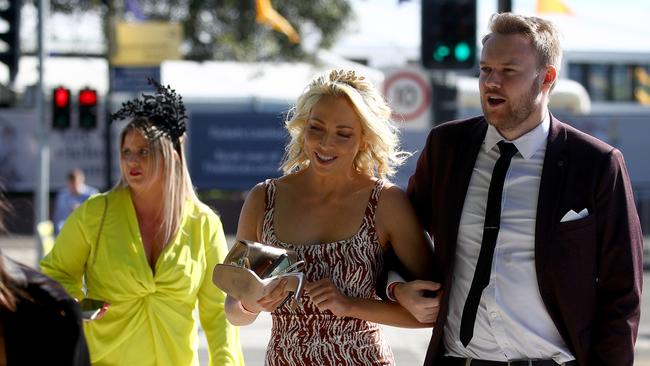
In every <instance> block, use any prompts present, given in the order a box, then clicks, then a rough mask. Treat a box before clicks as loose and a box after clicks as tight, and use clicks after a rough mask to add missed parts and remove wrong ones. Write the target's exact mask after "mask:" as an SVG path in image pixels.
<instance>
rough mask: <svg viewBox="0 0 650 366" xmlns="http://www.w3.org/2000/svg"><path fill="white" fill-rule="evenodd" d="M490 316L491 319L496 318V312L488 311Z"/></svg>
mask: <svg viewBox="0 0 650 366" xmlns="http://www.w3.org/2000/svg"><path fill="white" fill-rule="evenodd" d="M490 317H491V318H492V319H496V318H497V312H496V311H493V312H491V313H490Z"/></svg>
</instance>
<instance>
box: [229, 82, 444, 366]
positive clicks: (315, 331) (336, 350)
mask: <svg viewBox="0 0 650 366" xmlns="http://www.w3.org/2000/svg"><path fill="white" fill-rule="evenodd" d="M390 116H391V111H390V108H389V107H388V106H387V105H386V102H385V101H384V99H383V98H382V96H381V95H380V94H379V93H378V91H377V90H376V89H375V87H374V86H373V85H372V84H371V83H370V82H368V81H367V80H365V79H364V78H363V77H362V76H358V75H356V74H355V73H354V72H353V71H332V72H330V73H329V74H326V75H323V76H321V77H318V78H316V79H314V80H313V81H312V82H311V83H310V85H309V86H308V88H307V89H306V91H305V92H304V93H303V94H302V95H301V96H300V97H299V99H298V101H297V103H296V106H295V108H294V109H293V110H292V111H291V113H290V117H289V119H288V120H287V122H286V127H287V129H288V131H289V133H290V135H291V141H290V143H289V144H288V146H287V147H286V155H285V160H284V163H283V165H282V168H283V171H284V173H285V175H284V176H283V177H281V178H278V179H270V180H267V181H266V182H263V183H259V184H258V185H257V186H255V188H253V190H252V191H251V192H250V194H249V196H248V197H247V199H246V202H245V203H244V207H243V208H242V212H241V215H240V220H239V227H238V230H237V239H248V240H254V241H258V242H262V243H265V244H271V245H274V246H278V247H283V248H288V249H292V250H295V251H296V252H297V254H298V260H304V261H305V266H304V271H303V272H304V274H305V277H306V280H307V281H309V282H308V283H307V284H306V285H305V294H303V296H302V301H301V304H300V305H299V306H298V307H297V308H295V309H294V308H292V307H291V306H290V304H289V302H284V300H285V298H286V297H287V295H288V292H287V291H286V285H287V282H286V280H281V281H280V282H278V285H277V286H276V288H275V289H274V290H273V291H272V292H271V293H270V294H269V295H267V296H265V297H263V298H261V299H260V300H258V301H257V303H244V304H242V303H240V302H239V301H237V300H235V299H234V298H231V297H228V300H227V305H226V313H227V314H228V317H229V319H230V320H231V321H232V322H233V323H234V324H239V325H244V324H250V323H252V322H253V321H255V319H256V318H257V315H258V314H259V312H260V311H268V312H272V320H273V328H272V330H271V339H270V341H269V344H268V347H267V350H266V364H267V365H317V364H322V365H334V364H336V365H393V364H394V361H393V354H392V351H391V349H390V347H389V345H388V343H387V342H386V340H385V339H384V336H383V334H382V331H381V329H380V328H379V325H378V324H377V323H381V324H388V325H393V326H402V327H425V326H430V325H431V323H427V324H423V323H419V322H418V321H417V320H415V318H413V317H412V316H411V315H410V314H408V313H407V312H406V311H405V309H404V308H402V307H401V306H399V305H398V304H397V303H395V302H390V301H382V300H381V299H380V298H379V297H378V296H377V292H376V285H377V279H378V277H379V276H380V273H381V271H382V268H383V264H384V255H385V253H386V252H387V251H389V250H394V251H395V253H396V254H397V256H398V257H399V258H400V259H401V261H402V262H403V263H404V264H405V266H406V267H407V269H408V270H409V271H411V272H412V273H413V274H417V275H421V276H426V274H427V273H429V272H430V271H427V269H428V268H429V264H428V263H430V260H431V259H432V248H431V246H430V243H429V241H428V240H427V237H426V235H425V233H424V230H423V229H422V227H420V226H419V224H418V221H417V219H416V217H415V213H414V211H413V209H412V207H411V205H410V203H409V202H408V200H407V198H406V195H405V194H404V192H403V191H402V190H401V189H400V188H399V187H397V186H395V185H393V184H391V183H390V182H389V181H387V180H386V177H388V176H390V175H391V174H392V173H393V172H394V171H395V167H396V166H398V165H399V164H401V163H402V162H403V161H404V159H405V157H407V156H408V154H407V153H404V152H402V151H400V150H399V144H398V137H397V134H396V129H395V127H394V126H393V124H392V122H391V120H390Z"/></svg>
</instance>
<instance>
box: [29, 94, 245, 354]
mask: <svg viewBox="0 0 650 366" xmlns="http://www.w3.org/2000/svg"><path fill="white" fill-rule="evenodd" d="M152 83H153V84H154V85H155V86H156V88H157V92H156V94H155V95H151V96H149V95H146V96H144V99H136V100H133V101H130V102H127V103H125V104H124V105H123V107H122V109H121V110H120V111H118V112H117V113H116V114H115V115H114V116H113V117H114V118H116V119H127V118H128V119H130V122H129V123H128V125H127V126H126V128H125V129H124V131H123V132H122V134H121V137H120V146H121V150H120V171H121V179H120V181H119V182H118V184H117V185H116V186H115V187H114V188H113V189H112V190H110V191H109V192H106V193H103V194H100V195H96V196H93V197H91V198H90V199H89V200H88V201H86V202H84V203H83V204H82V205H81V206H80V207H79V208H78V209H76V210H75V211H74V212H73V213H72V215H71V216H70V218H68V220H67V221H66V223H65V225H64V226H63V228H62V230H61V233H60V234H59V236H58V237H57V239H56V243H55V245H54V249H53V250H52V252H51V253H50V254H49V255H48V256H47V257H45V258H44V259H43V261H42V262H41V266H42V268H43V271H44V272H45V273H46V274H48V275H49V276H51V277H52V278H54V279H56V280H58V281H59V282H60V283H61V284H62V285H63V286H64V287H65V288H66V289H67V291H68V292H69V293H70V294H72V295H73V296H74V297H75V298H77V299H79V300H81V299H83V298H92V299H98V300H101V301H105V302H107V303H110V306H109V308H108V310H107V311H106V312H105V314H104V316H103V317H102V318H100V319H97V320H92V321H89V322H86V323H85V332H86V337H87V339H88V346H89V349H90V356H91V361H92V363H93V364H95V365H157V366H161V365H170V366H172V365H173V366H178V365H198V364H199V362H198V353H197V345H198V342H197V324H196V319H195V318H194V317H193V310H194V309H195V308H196V307H197V304H198V310H199V319H200V321H201V325H202V326H203V329H204V330H205V333H206V335H207V339H208V344H209V352H210V364H211V365H219V366H222V365H242V364H243V357H242V354H241V349H240V345H239V334H238V330H237V328H236V327H233V326H232V325H230V324H229V323H228V322H227V321H226V318H225V316H224V312H223V305H224V299H225V296H224V294H223V293H222V292H221V291H220V290H219V289H218V288H216V287H215V286H214V285H213V284H212V280H211V276H210V273H211V271H212V268H213V267H214V266H215V265H216V264H217V263H219V262H221V261H223V257H224V256H225V254H226V252H227V247H226V242H225V236H224V232H223V229H222V226H221V222H220V221H219V218H218V217H217V215H216V214H215V213H214V212H213V211H212V210H210V209H209V208H208V207H207V206H205V205H204V204H203V203H201V202H200V201H199V199H198V198H197V196H196V194H195V193H194V190H193V187H192V182H191V180H190V176H189V173H188V170H187V163H186V161H185V153H184V149H183V142H184V139H185V121H184V120H185V119H186V117H185V108H184V106H183V104H182V101H181V98H180V96H178V95H176V94H175V93H174V92H173V91H172V90H171V89H170V88H169V87H166V88H165V87H162V86H161V85H159V84H157V83H155V82H153V81H152ZM82 278H83V280H84V281H85V285H86V287H87V292H85V293H84V292H83V291H82Z"/></svg>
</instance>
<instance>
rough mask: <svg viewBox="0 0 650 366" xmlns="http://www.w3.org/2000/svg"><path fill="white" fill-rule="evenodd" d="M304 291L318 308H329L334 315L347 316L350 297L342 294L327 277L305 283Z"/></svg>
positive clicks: (349, 307) (350, 302)
mask: <svg viewBox="0 0 650 366" xmlns="http://www.w3.org/2000/svg"><path fill="white" fill-rule="evenodd" d="M305 293H306V294H307V295H308V296H309V298H310V299H311V301H312V302H313V303H314V305H316V307H317V308H318V310H321V311H324V310H329V311H331V312H332V313H333V314H334V315H336V316H349V315H348V314H349V313H350V309H351V308H352V304H353V302H352V299H351V298H349V297H348V296H346V295H344V294H343V293H342V292H341V291H340V290H339V289H338V288H337V287H336V286H335V285H334V284H333V283H332V280H330V279H329V278H323V279H321V280H318V281H316V282H309V283H307V284H306V285H305Z"/></svg>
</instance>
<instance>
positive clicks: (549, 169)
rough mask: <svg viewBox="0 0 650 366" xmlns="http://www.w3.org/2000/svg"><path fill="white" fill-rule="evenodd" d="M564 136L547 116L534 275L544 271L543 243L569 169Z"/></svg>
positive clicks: (555, 218)
mask: <svg viewBox="0 0 650 366" xmlns="http://www.w3.org/2000/svg"><path fill="white" fill-rule="evenodd" d="M566 147H567V136H566V129H565V128H564V126H563V124H562V123H561V122H559V121H558V120H557V119H555V117H553V116H552V115H551V127H550V130H549V134H548V140H547V145H546V154H545V156H544V166H543V168H542V177H541V181H540V185H539V196H538V200H537V219H536V223H535V258H536V259H535V262H536V267H537V275H538V278H541V277H539V276H540V275H542V274H543V273H544V267H545V266H546V261H545V257H544V253H545V252H544V251H543V249H544V245H549V244H551V243H549V241H550V237H551V235H552V233H553V232H554V230H555V226H556V224H557V221H558V220H559V218H558V210H559V208H560V205H561V203H562V192H564V185H565V182H566V177H567V169H568V168H569V166H568V165H569V160H568V156H567V150H566Z"/></svg>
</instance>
